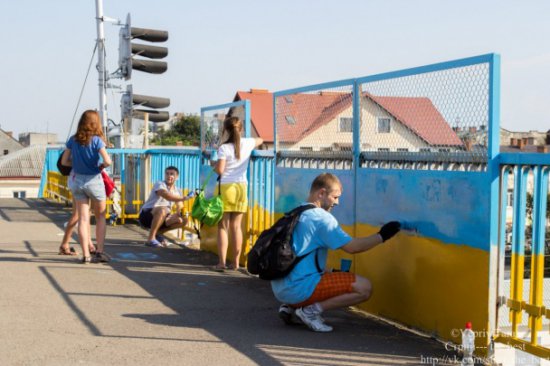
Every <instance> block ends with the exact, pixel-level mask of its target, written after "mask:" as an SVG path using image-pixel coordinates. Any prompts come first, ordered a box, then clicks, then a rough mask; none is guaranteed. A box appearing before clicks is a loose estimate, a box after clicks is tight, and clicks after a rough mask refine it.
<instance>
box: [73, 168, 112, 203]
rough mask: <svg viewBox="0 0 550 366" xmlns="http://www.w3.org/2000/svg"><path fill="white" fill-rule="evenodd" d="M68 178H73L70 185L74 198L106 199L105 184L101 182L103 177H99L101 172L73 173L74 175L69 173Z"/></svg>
mask: <svg viewBox="0 0 550 366" xmlns="http://www.w3.org/2000/svg"><path fill="white" fill-rule="evenodd" d="M69 179H72V180H73V181H72V182H71V184H70V187H71V191H72V192H73V197H74V199H75V200H77V201H86V200H88V199H89V198H91V199H94V200H96V201H105V200H107V196H106V195H105V185H104V183H103V178H101V174H95V175H84V174H75V175H74V177H73V175H72V174H71V175H70V176H69Z"/></svg>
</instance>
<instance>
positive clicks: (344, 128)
mask: <svg viewBox="0 0 550 366" xmlns="http://www.w3.org/2000/svg"><path fill="white" fill-rule="evenodd" d="M352 131H353V118H351V117H340V123H339V124H338V132H352Z"/></svg>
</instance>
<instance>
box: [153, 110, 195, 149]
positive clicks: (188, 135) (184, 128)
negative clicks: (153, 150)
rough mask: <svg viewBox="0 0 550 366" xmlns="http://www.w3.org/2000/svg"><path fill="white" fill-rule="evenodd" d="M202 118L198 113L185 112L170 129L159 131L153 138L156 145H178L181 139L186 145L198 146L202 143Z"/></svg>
mask: <svg viewBox="0 0 550 366" xmlns="http://www.w3.org/2000/svg"><path fill="white" fill-rule="evenodd" d="M200 126H201V119H200V117H199V116H198V115H196V114H183V115H182V116H181V117H180V118H179V119H178V120H177V121H176V122H174V124H173V125H172V127H170V129H169V130H168V131H162V130H161V131H159V133H158V134H157V136H156V137H155V138H154V139H152V140H151V143H153V144H156V145H164V146H167V145H176V143H177V142H178V141H181V142H182V143H183V145H185V146H190V145H192V146H198V145H199V143H200V139H201V136H200V131H201V127H200Z"/></svg>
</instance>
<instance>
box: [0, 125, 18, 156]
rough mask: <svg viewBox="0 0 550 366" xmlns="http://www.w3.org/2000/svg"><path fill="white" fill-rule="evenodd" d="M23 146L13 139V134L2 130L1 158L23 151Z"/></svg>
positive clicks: (0, 142) (0, 139) (0, 131)
mask: <svg viewBox="0 0 550 366" xmlns="http://www.w3.org/2000/svg"><path fill="white" fill-rule="evenodd" d="M22 148H23V146H22V145H21V144H20V143H19V142H18V141H17V140H16V139H14V138H13V132H8V131H4V130H2V129H0V157H2V156H4V155H8V154H11V153H13V152H16V151H17V150H21V149H22Z"/></svg>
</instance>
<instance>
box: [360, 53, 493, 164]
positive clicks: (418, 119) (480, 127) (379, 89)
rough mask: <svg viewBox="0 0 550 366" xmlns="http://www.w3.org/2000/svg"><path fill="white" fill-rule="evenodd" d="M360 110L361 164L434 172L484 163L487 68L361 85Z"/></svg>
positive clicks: (458, 69)
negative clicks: (398, 164)
mask: <svg viewBox="0 0 550 366" xmlns="http://www.w3.org/2000/svg"><path fill="white" fill-rule="evenodd" d="M360 105H361V109H360V120H361V132H360V144H361V145H360V149H361V151H362V152H364V153H363V154H362V157H363V161H364V162H369V161H370V162H373V161H378V162H379V161H386V162H388V161H393V162H404V164H403V165H402V166H401V167H403V168H415V169H438V170H439V169H445V170H448V169H459V170H473V169H472V167H469V166H468V167H466V168H464V167H462V169H460V167H458V166H453V165H452V163H460V164H472V163H474V164H480V165H481V164H483V165H484V164H486V162H487V156H488V127H489V63H480V64H475V65H469V66H463V67H453V68H449V69H444V70H436V71H433V72H426V73H419V74H413V75H405V76H400V77H393V78H390V79H384V80H377V81H373V82H365V83H362V84H361V102H360ZM406 162H409V164H406ZM411 163H412V164H411ZM369 167H386V166H384V165H378V166H375V165H373V164H370V165H369ZM387 167H392V168H395V167H397V166H396V165H395V164H393V165H388V166H387ZM476 170H479V167H478V168H477V169H476Z"/></svg>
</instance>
